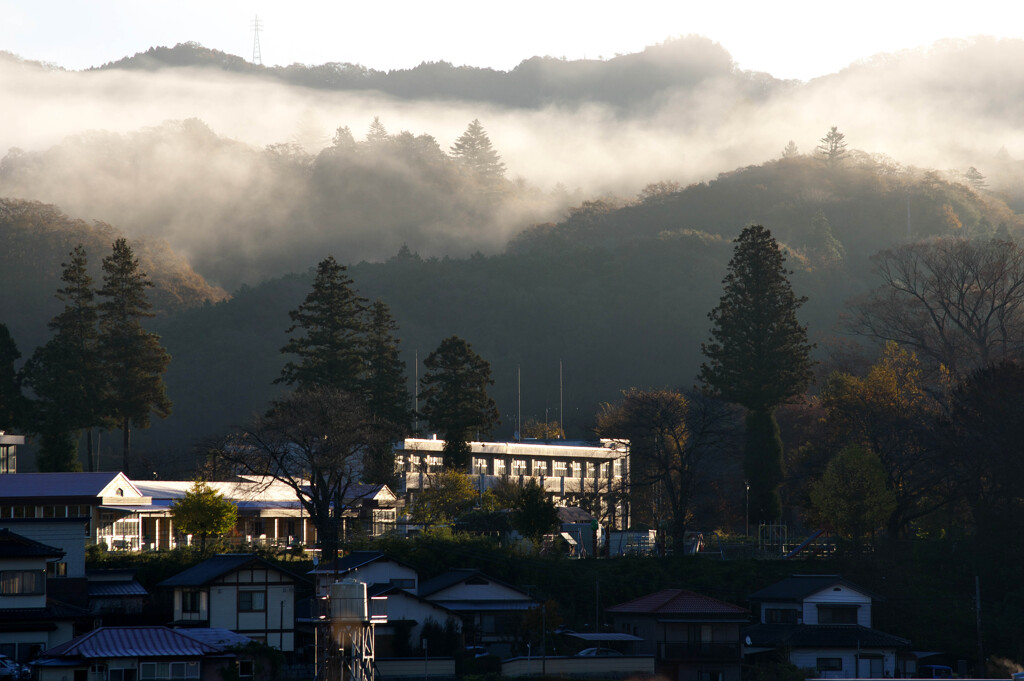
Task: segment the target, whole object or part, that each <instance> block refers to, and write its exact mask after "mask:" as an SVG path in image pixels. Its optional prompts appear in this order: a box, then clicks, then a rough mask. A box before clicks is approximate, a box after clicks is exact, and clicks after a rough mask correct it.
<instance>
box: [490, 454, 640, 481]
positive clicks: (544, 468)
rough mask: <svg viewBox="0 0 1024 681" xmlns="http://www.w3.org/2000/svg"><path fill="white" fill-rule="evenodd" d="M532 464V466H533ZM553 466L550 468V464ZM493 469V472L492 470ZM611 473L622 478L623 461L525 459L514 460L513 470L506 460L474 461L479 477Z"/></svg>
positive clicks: (571, 476)
mask: <svg viewBox="0 0 1024 681" xmlns="http://www.w3.org/2000/svg"><path fill="white" fill-rule="evenodd" d="M531 463H532V465H531ZM549 463H550V464H551V465H550V466H549V465H548V464H549ZM492 469H493V470H492ZM609 472H611V474H612V475H613V476H614V477H617V478H618V477H622V460H621V459H618V460H616V461H615V462H614V463H613V462H608V461H605V462H604V463H594V462H590V461H588V462H586V465H584V463H583V462H581V461H552V462H548V461H533V462H530V461H527V460H525V459H512V466H511V469H509V467H508V466H507V465H506V463H505V460H504V459H493V460H491V459H484V458H474V459H473V473H475V474H477V475H498V476H501V475H506V474H508V473H511V474H512V475H532V476H534V477H542V476H543V477H554V478H583V477H586V478H588V479H589V478H594V477H599V478H607V477H609Z"/></svg>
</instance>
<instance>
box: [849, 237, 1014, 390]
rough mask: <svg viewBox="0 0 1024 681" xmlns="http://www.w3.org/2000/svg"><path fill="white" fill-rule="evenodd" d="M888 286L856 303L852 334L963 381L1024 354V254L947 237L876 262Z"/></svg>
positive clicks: (1002, 245)
mask: <svg viewBox="0 0 1024 681" xmlns="http://www.w3.org/2000/svg"><path fill="white" fill-rule="evenodd" d="M875 261H876V263H877V271H878V273H879V275H880V276H881V278H882V284H881V286H879V287H878V288H876V289H875V290H874V291H871V292H870V293H868V294H867V295H866V296H864V297H862V298H860V299H858V300H855V301H853V302H852V303H851V308H852V313H853V314H852V317H851V319H850V328H851V330H853V331H854V332H856V333H859V334H861V335H864V336H867V337H869V338H874V339H876V340H879V341H896V342H897V343H899V344H900V345H901V346H903V347H906V348H910V349H913V350H914V351H915V352H916V353H917V355H918V356H919V357H920V358H922V359H923V360H925V361H927V362H929V363H930V364H932V365H933V367H932V368H935V367H937V366H938V365H944V366H945V367H946V368H947V369H948V370H950V371H951V372H953V373H954V374H956V375H963V374H965V373H967V372H969V371H971V370H972V369H975V368H978V367H983V366H986V365H988V364H991V363H992V362H996V361H999V360H1001V359H1004V358H1012V357H1018V356H1020V353H1021V350H1022V348H1024V251H1022V250H1021V248H1020V247H1019V246H1018V245H1017V244H1015V243H1013V242H1011V241H999V240H990V241H982V240H974V241H972V240H967V239H959V238H942V239H936V240H934V241H926V242H920V243H915V244H907V245H905V246H900V247H899V248H895V249H891V250H886V251H882V252H881V253H879V254H877V255H876V256H875Z"/></svg>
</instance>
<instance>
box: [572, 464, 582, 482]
mask: <svg viewBox="0 0 1024 681" xmlns="http://www.w3.org/2000/svg"><path fill="white" fill-rule="evenodd" d="M569 466H570V468H571V470H572V475H570V476H569V477H572V478H582V477H583V464H581V463H580V462H579V461H573V462H572V463H571V464H569Z"/></svg>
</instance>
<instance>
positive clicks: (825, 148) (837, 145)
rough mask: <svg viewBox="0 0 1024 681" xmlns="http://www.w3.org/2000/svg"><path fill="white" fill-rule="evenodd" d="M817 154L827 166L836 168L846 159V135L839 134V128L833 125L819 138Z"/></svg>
mask: <svg viewBox="0 0 1024 681" xmlns="http://www.w3.org/2000/svg"><path fill="white" fill-rule="evenodd" d="M817 152H818V154H819V155H820V156H821V157H822V158H824V159H825V161H826V162H827V163H828V164H829V166H838V165H839V164H840V163H842V162H843V161H844V160H845V159H846V135H844V134H843V133H841V132H839V128H838V127H836V126H834V125H833V126H832V128H831V129H830V130H829V131H828V132H827V133H825V136H824V137H822V138H821V143H820V144H818V147H817Z"/></svg>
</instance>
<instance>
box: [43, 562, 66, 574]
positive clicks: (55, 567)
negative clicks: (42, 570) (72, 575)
mask: <svg viewBox="0 0 1024 681" xmlns="http://www.w3.org/2000/svg"><path fill="white" fill-rule="evenodd" d="M46 574H48V575H49V576H50V577H67V576H68V564H67V563H65V562H64V561H62V560H55V561H53V562H52V563H47V564H46Z"/></svg>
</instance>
